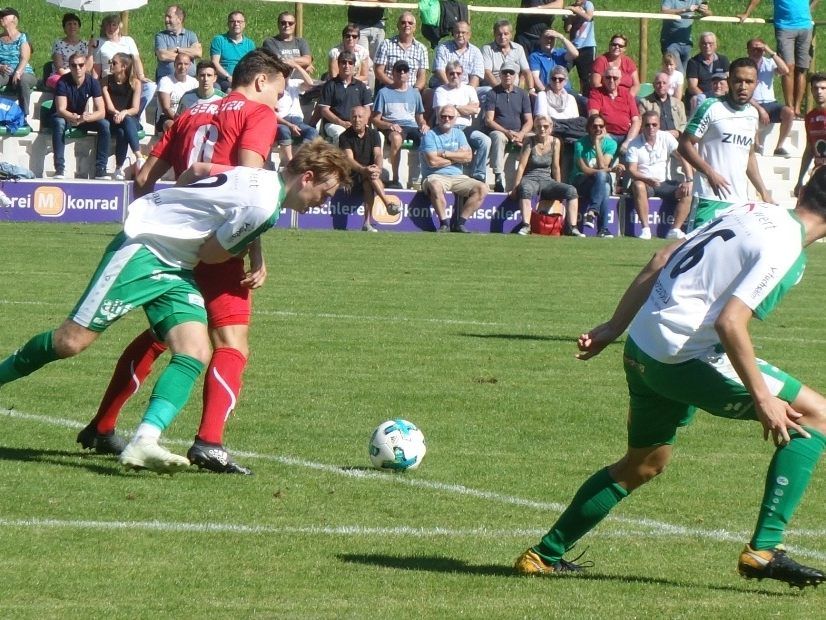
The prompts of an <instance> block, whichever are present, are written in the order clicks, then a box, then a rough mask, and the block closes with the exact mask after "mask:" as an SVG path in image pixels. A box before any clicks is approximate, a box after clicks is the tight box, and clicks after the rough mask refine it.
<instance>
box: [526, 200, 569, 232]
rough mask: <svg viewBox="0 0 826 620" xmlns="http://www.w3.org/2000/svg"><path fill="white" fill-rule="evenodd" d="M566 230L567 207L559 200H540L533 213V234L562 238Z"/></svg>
mask: <svg viewBox="0 0 826 620" xmlns="http://www.w3.org/2000/svg"><path fill="white" fill-rule="evenodd" d="M564 228H565V207H564V206H563V205H562V203H561V202H559V201H558V200H540V201H539V204H538V205H537V206H536V210H535V211H533V213H531V233H532V234H534V235H545V236H548V237H560V236H562V231H563V229H564Z"/></svg>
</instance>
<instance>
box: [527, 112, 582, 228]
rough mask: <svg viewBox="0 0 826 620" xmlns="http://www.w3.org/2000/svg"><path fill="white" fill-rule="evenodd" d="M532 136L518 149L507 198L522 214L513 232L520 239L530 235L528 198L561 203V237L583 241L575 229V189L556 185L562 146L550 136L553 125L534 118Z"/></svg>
mask: <svg viewBox="0 0 826 620" xmlns="http://www.w3.org/2000/svg"><path fill="white" fill-rule="evenodd" d="M533 131H534V135H533V137H531V138H528V139H527V140H526V141H525V144H523V145H522V154H521V155H520V157H519V168H518V169H517V171H516V177H514V180H513V184H514V188H513V190H511V198H518V199H519V206H520V209H521V211H522V225H521V226H520V227H519V229H518V230H517V233H518V234H520V235H527V234H530V232H531V198H533V197H534V196H538V197H539V199H540V200H565V201H566V202H567V204H566V206H565V214H566V219H565V221H566V225H565V234H566V235H571V236H574V237H584V235H583V234H582V233H581V232H580V231H579V229H578V228H577V215H578V213H579V203H578V198H577V193H576V188H575V187H574V186H573V185H568V184H566V183H560V178H561V172H560V167H559V155H560V151H561V150H562V143H561V142H560V141H559V139H558V138H554V136H553V121H552V120H550V119H549V118H548V117H547V116H535V117H534V119H533Z"/></svg>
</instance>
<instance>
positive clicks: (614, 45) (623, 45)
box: [611, 41, 625, 47]
mask: <svg viewBox="0 0 826 620" xmlns="http://www.w3.org/2000/svg"><path fill="white" fill-rule="evenodd" d="M611 47H625V43H620V42H619V41H611Z"/></svg>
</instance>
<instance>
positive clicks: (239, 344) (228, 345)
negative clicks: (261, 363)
mask: <svg viewBox="0 0 826 620" xmlns="http://www.w3.org/2000/svg"><path fill="white" fill-rule="evenodd" d="M248 333H249V330H248V326H247V325H226V326H223V327H216V328H214V329H212V330H210V334H209V335H210V339H211V340H212V345H213V346H214V347H215V348H216V349H235V350H236V351H238V352H239V353H240V354H241V355H243V356H244V357H245V358H248V357H249V356H250V348H249V339H248V338H247V335H248ZM210 356H211V352H210V350H209V346H207V347H206V358H207V361H209V358H210ZM193 357H195V356H193Z"/></svg>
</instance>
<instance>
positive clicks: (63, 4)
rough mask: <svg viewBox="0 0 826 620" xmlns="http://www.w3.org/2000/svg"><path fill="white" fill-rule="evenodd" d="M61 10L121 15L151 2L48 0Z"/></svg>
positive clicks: (136, 0)
mask: <svg viewBox="0 0 826 620" xmlns="http://www.w3.org/2000/svg"><path fill="white" fill-rule="evenodd" d="M46 2H48V3H49V4H55V5H57V6H59V7H60V8H61V9H67V10H70V11H89V12H90V13H120V12H121V11H130V10H132V9H138V8H140V7H142V6H146V5H147V4H148V2H149V0H46Z"/></svg>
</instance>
